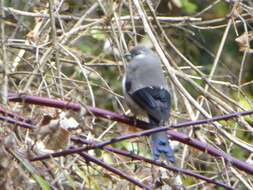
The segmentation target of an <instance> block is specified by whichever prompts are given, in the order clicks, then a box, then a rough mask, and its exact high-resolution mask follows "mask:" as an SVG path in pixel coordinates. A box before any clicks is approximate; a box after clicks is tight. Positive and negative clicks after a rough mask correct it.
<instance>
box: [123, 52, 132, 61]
mask: <svg viewBox="0 0 253 190" xmlns="http://www.w3.org/2000/svg"><path fill="white" fill-rule="evenodd" d="M124 57H125V59H126V60H127V61H131V60H132V58H133V56H132V55H131V53H126V54H125V55H124Z"/></svg>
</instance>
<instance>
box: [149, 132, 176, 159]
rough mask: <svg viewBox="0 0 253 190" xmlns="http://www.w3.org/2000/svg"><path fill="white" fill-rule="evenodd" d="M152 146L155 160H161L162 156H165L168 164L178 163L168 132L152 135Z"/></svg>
mask: <svg viewBox="0 0 253 190" xmlns="http://www.w3.org/2000/svg"><path fill="white" fill-rule="evenodd" d="M151 146H152V154H153V158H154V160H159V157H160V155H161V154H164V155H165V157H166V159H167V161H168V162H172V163H174V162H176V158H175V156H174V153H173V150H172V148H171V146H170V143H169V139H168V136H167V134H166V132H164V131H163V132H158V133H154V134H152V135H151Z"/></svg>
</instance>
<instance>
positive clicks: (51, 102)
mask: <svg viewBox="0 0 253 190" xmlns="http://www.w3.org/2000/svg"><path fill="white" fill-rule="evenodd" d="M8 99H9V101H13V102H24V103H28V104H36V105H42V106H49V107H55V108H60V109H67V110H73V111H80V110H81V105H80V104H78V103H72V102H67V101H63V100H57V99H51V98H46V97H39V96H29V95H25V94H16V93H9V97H8ZM86 108H87V109H88V110H87V111H88V112H91V113H92V114H94V115H95V116H98V117H103V118H107V119H110V120H113V121H119V122H122V123H126V124H129V125H133V126H136V127H138V128H141V129H150V126H149V124H148V123H146V122H143V121H140V120H137V119H134V118H132V117H127V116H125V115H123V114H118V113H115V112H111V111H108V110H104V109H100V108H94V107H89V106H87V107H86ZM250 114H253V110H249V111H244V112H234V113H231V114H226V115H219V116H215V117H213V118H210V119H203V120H196V121H187V122H183V123H179V124H175V125H171V126H170V129H172V128H183V127H189V126H192V125H200V124H207V123H212V122H214V121H220V120H228V119H231V118H234V117H239V116H245V115H250Z"/></svg>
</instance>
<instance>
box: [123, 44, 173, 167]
mask: <svg viewBox="0 0 253 190" xmlns="http://www.w3.org/2000/svg"><path fill="white" fill-rule="evenodd" d="M129 56H130V57H128V60H129V64H128V65H127V67H126V72H125V75H124V78H123V81H122V85H123V93H124V96H125V99H126V102H127V104H128V106H129V108H130V109H131V111H132V112H133V113H134V114H135V115H146V116H147V117H148V118H149V123H150V125H151V126H152V127H158V126H164V125H165V122H166V121H167V120H168V119H169V116H170V105H171V97H170V92H169V88H168V85H167V82H166V80H165V77H164V75H163V73H162V68H161V61H160V58H159V57H158V56H157V55H156V54H155V53H154V52H153V51H152V50H151V49H149V48H146V47H144V46H136V47H135V48H133V49H132V50H131V51H130V55H129ZM151 145H152V154H153V158H154V159H155V160H159V157H160V154H164V155H165V156H166V159H167V161H169V162H172V163H174V162H175V161H176V159H175V157H174V154H173V150H172V148H171V147H170V144H169V139H168V137H167V134H166V132H158V133H155V134H152V135H151Z"/></svg>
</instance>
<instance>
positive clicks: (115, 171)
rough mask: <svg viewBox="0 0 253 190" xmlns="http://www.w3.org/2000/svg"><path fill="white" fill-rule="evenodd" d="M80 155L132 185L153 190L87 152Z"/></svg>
mask: <svg viewBox="0 0 253 190" xmlns="http://www.w3.org/2000/svg"><path fill="white" fill-rule="evenodd" d="M79 155H80V156H82V157H83V158H84V159H85V160H87V161H90V162H93V163H95V164H97V165H99V166H101V167H103V168H105V169H107V170H108V171H111V172H112V173H115V174H117V175H118V176H120V177H122V178H124V179H126V180H128V181H130V182H131V183H133V184H135V185H137V186H139V187H141V188H143V189H145V190H151V189H152V188H151V187H149V186H147V185H145V184H143V183H141V182H139V181H138V180H136V179H134V178H133V177H131V176H129V175H127V174H126V173H124V172H122V171H120V170H119V169H117V168H114V167H112V166H110V165H109V164H106V163H105V162H103V161H101V160H99V159H97V158H96V157H94V156H91V155H89V154H88V153H87V152H80V153H79Z"/></svg>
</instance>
